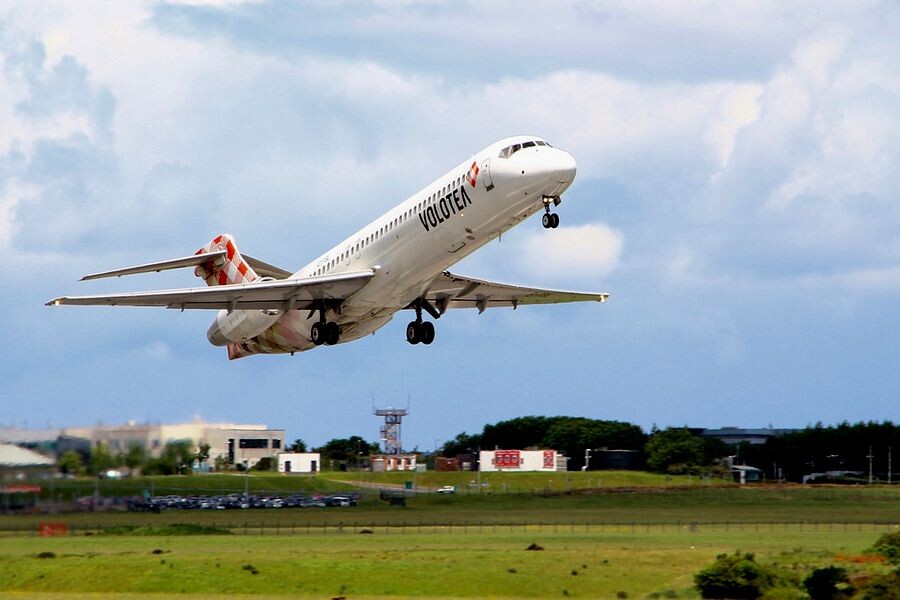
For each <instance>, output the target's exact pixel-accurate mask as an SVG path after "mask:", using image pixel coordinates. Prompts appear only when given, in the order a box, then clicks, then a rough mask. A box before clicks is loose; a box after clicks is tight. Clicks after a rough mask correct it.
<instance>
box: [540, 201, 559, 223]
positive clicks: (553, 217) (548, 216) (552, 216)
mask: <svg viewBox="0 0 900 600" xmlns="http://www.w3.org/2000/svg"><path fill="white" fill-rule="evenodd" d="M541 225H543V226H544V229H556V228H557V227H559V215H558V214H556V213H552V212H550V207H549V206H548V207H547V212H545V213H544V216H543V217H541Z"/></svg>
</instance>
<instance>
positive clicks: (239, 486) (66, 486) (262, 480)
mask: <svg viewBox="0 0 900 600" xmlns="http://www.w3.org/2000/svg"><path fill="white" fill-rule="evenodd" d="M41 485H42V488H43V491H42V492H41V497H42V498H45V499H49V498H54V499H57V500H62V501H67V500H74V499H76V498H80V497H82V496H92V495H93V494H94V489H95V485H96V488H97V490H98V491H99V492H100V495H101V496H105V497H113V496H140V495H141V494H143V493H144V491H145V490H146V491H147V492H149V493H151V494H153V495H158V496H164V495H167V494H184V493H189V494H204V495H218V494H229V493H232V492H235V493H243V491H244V487H245V486H246V487H247V488H248V489H249V491H250V493H258V492H272V493H288V494H290V493H297V494H309V493H314V492H338V491H349V490H352V489H354V488H353V486H351V485H347V484H344V483H341V482H339V481H333V480H331V479H328V478H324V477H319V476H309V475H280V474H277V473H267V472H264V473H257V472H252V471H251V472H250V473H249V474H248V475H247V476H245V475H244V474H234V473H211V474H208V475H169V476H163V475H154V476H150V477H136V478H134V479H131V478H126V479H101V480H99V481H96V480H94V479H93V478H89V477H82V478H78V479H63V480H53V481H50V482H45V483H42V484H41Z"/></svg>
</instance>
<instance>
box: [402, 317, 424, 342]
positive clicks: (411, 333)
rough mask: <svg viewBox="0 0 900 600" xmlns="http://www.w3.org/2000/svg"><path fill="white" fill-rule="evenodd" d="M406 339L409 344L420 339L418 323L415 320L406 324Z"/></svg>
mask: <svg viewBox="0 0 900 600" xmlns="http://www.w3.org/2000/svg"><path fill="white" fill-rule="evenodd" d="M406 341H407V342H409V343H410V344H418V343H419V342H420V341H422V339H421V333H420V332H419V324H418V323H416V322H415V321H410V322H409V325H407V326H406Z"/></svg>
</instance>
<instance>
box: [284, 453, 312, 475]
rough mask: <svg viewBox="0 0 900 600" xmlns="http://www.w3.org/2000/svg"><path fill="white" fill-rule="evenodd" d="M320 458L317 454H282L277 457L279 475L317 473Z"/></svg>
mask: <svg viewBox="0 0 900 600" xmlns="http://www.w3.org/2000/svg"><path fill="white" fill-rule="evenodd" d="M321 464H322V457H321V455H320V454H319V453H318V452H282V453H281V454H279V455H278V472H279V473H318V472H319V466H320V465H321Z"/></svg>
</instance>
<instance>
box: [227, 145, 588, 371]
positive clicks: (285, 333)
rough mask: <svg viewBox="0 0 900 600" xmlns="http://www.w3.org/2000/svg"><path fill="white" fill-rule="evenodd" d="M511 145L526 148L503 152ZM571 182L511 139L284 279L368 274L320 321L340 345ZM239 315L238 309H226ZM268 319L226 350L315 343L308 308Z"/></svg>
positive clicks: (569, 172)
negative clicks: (330, 325) (333, 325)
mask: <svg viewBox="0 0 900 600" xmlns="http://www.w3.org/2000/svg"><path fill="white" fill-rule="evenodd" d="M529 144H530V145H529ZM517 145H523V146H526V147H522V148H520V149H519V148H516V149H515V150H514V151H511V150H512V148H515V146H517ZM501 154H503V156H501ZM475 166H477V175H476V174H475V171H476V169H475ZM473 176H474V185H472V181H473V179H472V177H473ZM574 176H575V160H574V158H573V157H572V156H571V155H570V154H569V153H568V152H565V151H563V150H560V149H557V148H553V147H551V146H550V145H548V144H546V142H545V141H544V140H542V139H541V138H538V137H534V136H518V137H513V138H507V139H504V140H501V141H499V142H497V143H495V144H492V145H491V146H488V147H487V148H485V149H484V150H482V151H481V152H479V153H478V154H476V155H475V156H473V157H472V158H470V159H468V160H466V161H464V162H462V163H460V164H459V165H457V166H456V167H454V168H453V169H451V170H450V171H448V172H447V173H446V174H445V175H443V176H442V177H440V178H438V179H437V180H435V181H434V182H432V183H431V184H429V185H428V186H426V187H425V188H423V189H421V190H420V191H418V192H416V193H415V194H413V195H412V196H410V197H409V198H407V199H406V200H405V201H404V202H402V203H401V204H399V205H398V206H396V207H394V208H393V209H391V210H390V211H388V212H387V213H385V214H384V215H382V216H381V217H379V218H378V219H376V220H375V221H373V222H372V223H370V224H369V225H367V226H365V227H363V228H362V229H360V230H359V231H357V232H356V233H354V234H353V235H351V236H350V237H348V238H347V239H346V240H344V241H343V242H341V243H340V244H338V245H336V246H335V247H333V248H332V249H331V250H329V251H328V252H325V253H324V254H322V255H321V256H319V257H318V258H316V259H315V260H313V261H312V262H310V263H309V264H307V265H306V266H304V267H303V268H302V269H300V270H299V271H297V272H296V273H294V274H293V276H292V277H293V278H305V277H311V276H317V275H326V274H334V273H340V272H344V271H356V270H359V269H363V268H370V269H374V270H375V276H374V277H373V278H372V280H371V281H370V282H369V283H367V284H366V285H365V286H364V287H363V288H362V289H361V290H360V291H359V292H357V293H356V294H355V295H353V296H351V297H350V298H348V299H346V300H344V301H343V303H342V304H341V306H340V310H339V312H338V313H333V312H331V311H329V318H330V319H332V320H334V321H335V322H337V323H338V325H339V326H340V329H341V334H340V341H341V342H348V341H352V340H354V339H358V338H360V337H362V336H364V335H367V334H369V333H372V332H373V331H375V330H377V329H378V328H380V327H382V326H384V325H385V324H386V323H387V322H388V321H390V320H391V318H392V317H393V315H394V313H396V312H397V311H398V310H402V309H405V308H407V307H409V305H410V303H411V302H413V301H415V300H416V299H417V298H419V297H421V296H422V295H423V293H424V292H425V291H426V290H427V289H428V286H429V285H430V284H431V282H432V281H433V280H434V279H435V278H436V277H437V276H438V275H440V274H441V273H442V272H443V271H445V270H447V269H448V268H449V267H450V266H451V265H453V264H454V263H456V262H458V261H460V260H462V259H463V258H464V257H466V256H468V255H469V254H471V253H472V252H474V251H475V250H477V249H478V248H480V247H481V246H483V245H484V244H486V243H488V242H489V241H491V240H493V239H494V238H496V237H497V236H499V235H500V234H501V233H503V232H504V231H506V230H508V229H509V228H511V227H513V226H515V225H517V224H518V223H520V222H521V221H523V220H524V219H526V218H527V217H529V216H531V215H533V214H534V213H535V212H538V211H540V210H542V209H543V208H544V206H545V202H544V200H545V198H557V199H558V197H559V196H560V194H562V193H563V192H564V191H565V190H566V188H568V187H569V185H570V184H571V183H572V180H573V179H574ZM240 312H245V311H234V313H240ZM246 312H250V311H246ZM226 317H232V318H235V317H237V318H240V316H239V315H235V314H233V313H232V314H231V315H227V314H226V311H222V313H220V314H219V316H218V317H217V319H223V318H226ZM272 319H273V323H272V325H271V326H270V327H269V328H268V329H266V330H265V331H263V333H261V334H259V335H257V336H255V337H253V338H251V339H248V340H244V341H241V342H240V343H238V344H236V345H235V346H234V347H232V348H231V349H230V350H231V352H232V353H234V354H236V355H237V356H245V355H249V354H256V353H283V352H299V351H303V350H308V349H310V348H312V347H314V345H313V343H312V341H310V328H311V326H312V324H313V323H314V322H315V319H311V318H309V311H299V310H290V311H287V312H284V313H282V314H280V315H278V316H277V317H275V316H273V317H272ZM213 327H215V324H214V325H213ZM211 331H212V329H211Z"/></svg>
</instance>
